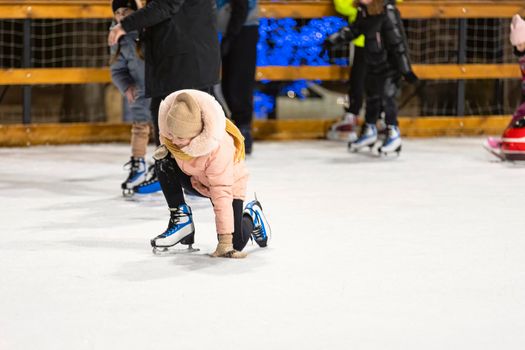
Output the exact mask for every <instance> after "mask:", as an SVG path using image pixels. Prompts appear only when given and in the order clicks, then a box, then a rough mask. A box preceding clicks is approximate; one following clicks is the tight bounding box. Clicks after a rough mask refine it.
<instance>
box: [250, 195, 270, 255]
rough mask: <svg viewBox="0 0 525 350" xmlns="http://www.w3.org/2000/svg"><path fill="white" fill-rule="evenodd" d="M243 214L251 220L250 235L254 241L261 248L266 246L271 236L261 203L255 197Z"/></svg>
mask: <svg viewBox="0 0 525 350" xmlns="http://www.w3.org/2000/svg"><path fill="white" fill-rule="evenodd" d="M243 216H244V217H246V218H249V219H250V220H252V223H253V230H252V237H253V239H254V241H255V243H257V244H258V245H259V247H261V248H263V247H266V246H267V245H268V240H269V239H270V238H271V236H272V230H271V229H270V225H269V224H268V221H267V220H266V217H265V216H264V213H263V210H262V206H261V203H260V202H259V201H258V200H257V199H255V200H253V201H251V202H250V203H248V204H247V205H246V208H245V209H244V212H243Z"/></svg>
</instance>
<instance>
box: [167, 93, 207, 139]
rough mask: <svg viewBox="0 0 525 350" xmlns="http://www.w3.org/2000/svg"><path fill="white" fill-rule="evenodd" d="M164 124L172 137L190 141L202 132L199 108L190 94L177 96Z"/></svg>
mask: <svg viewBox="0 0 525 350" xmlns="http://www.w3.org/2000/svg"><path fill="white" fill-rule="evenodd" d="M166 124H167V127H168V130H169V132H170V133H171V135H172V136H173V137H179V138H181V139H191V138H194V137H195V136H197V135H199V134H200V133H201V131H202V127H203V123H202V114H201V108H200V106H199V104H198V103H197V101H195V99H194V98H193V97H191V95H190V94H187V93H185V92H183V93H181V94H179V95H178V96H177V97H176V98H175V101H174V102H173V105H171V107H170V109H169V111H168V116H167V120H166Z"/></svg>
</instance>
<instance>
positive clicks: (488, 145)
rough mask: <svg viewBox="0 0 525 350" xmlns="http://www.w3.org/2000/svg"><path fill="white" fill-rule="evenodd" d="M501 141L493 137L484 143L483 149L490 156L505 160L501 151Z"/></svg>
mask: <svg viewBox="0 0 525 350" xmlns="http://www.w3.org/2000/svg"><path fill="white" fill-rule="evenodd" d="M501 144H502V141H501V139H498V138H495V137H489V138H488V139H487V140H486V141H485V142H484V143H483V148H485V149H486V150H487V151H489V152H490V153H491V154H493V155H495V156H496V157H498V158H499V159H500V160H505V155H504V154H503V152H502V151H501Z"/></svg>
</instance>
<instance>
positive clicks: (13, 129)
mask: <svg viewBox="0 0 525 350" xmlns="http://www.w3.org/2000/svg"><path fill="white" fill-rule="evenodd" d="M509 120H510V116H486V117H479V116H476V117H464V118H458V117H400V118H399V125H400V128H401V132H402V134H403V136H406V137H435V136H479V135H499V134H501V133H502V132H503V130H504V129H505V127H506V126H507V124H508V123H509ZM333 122H335V120H331V119H314V120H305V119H293V120H255V121H254V137H255V138H256V139H257V140H305V139H323V138H324V137H325V135H326V131H327V130H328V129H329V127H330V125H331V124H332V123H333ZM130 132H131V126H130V125H129V124H108V123H71V124H56V123H55V124H31V125H23V124H12V125H9V124H8V125H0V147H19V146H32V145H47V144H50V145H59V144H77V143H99V142H129V140H130V135H131V134H130Z"/></svg>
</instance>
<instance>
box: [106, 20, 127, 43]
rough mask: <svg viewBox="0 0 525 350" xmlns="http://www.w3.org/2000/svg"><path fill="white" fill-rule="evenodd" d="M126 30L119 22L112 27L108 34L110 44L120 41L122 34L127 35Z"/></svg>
mask: <svg viewBox="0 0 525 350" xmlns="http://www.w3.org/2000/svg"><path fill="white" fill-rule="evenodd" d="M125 34H126V31H125V30H124V29H122V26H121V25H120V24H117V25H116V26H114V27H113V28H111V30H110V32H109V34H108V45H109V46H113V45H115V44H116V43H118V41H119V39H120V37H121V36H123V35H125Z"/></svg>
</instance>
